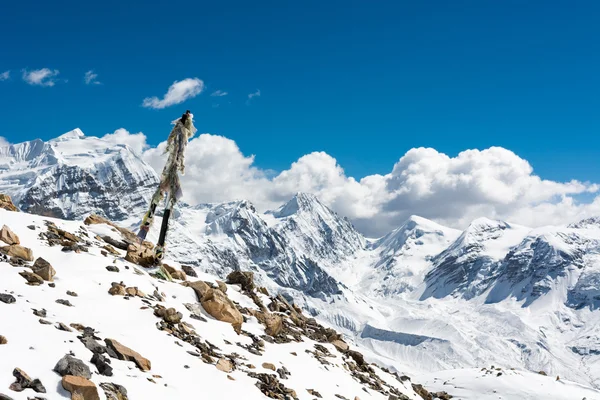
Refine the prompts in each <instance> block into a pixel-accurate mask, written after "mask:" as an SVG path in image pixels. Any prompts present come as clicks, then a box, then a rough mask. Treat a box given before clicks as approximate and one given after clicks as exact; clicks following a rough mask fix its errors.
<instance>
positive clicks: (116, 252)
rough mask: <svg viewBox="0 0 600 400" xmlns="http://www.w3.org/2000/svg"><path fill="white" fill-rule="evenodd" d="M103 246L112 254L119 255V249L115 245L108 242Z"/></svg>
mask: <svg viewBox="0 0 600 400" xmlns="http://www.w3.org/2000/svg"><path fill="white" fill-rule="evenodd" d="M102 248H103V249H104V250H106V251H107V252H108V253H110V254H112V255H113V256H119V255H120V254H119V252H118V251H117V249H115V248H114V247H112V246H111V245H110V244H107V245H105V246H102Z"/></svg>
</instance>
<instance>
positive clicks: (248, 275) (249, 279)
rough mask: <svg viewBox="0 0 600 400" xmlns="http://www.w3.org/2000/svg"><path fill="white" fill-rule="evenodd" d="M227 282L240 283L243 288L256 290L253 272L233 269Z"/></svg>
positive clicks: (231, 283)
mask: <svg viewBox="0 0 600 400" xmlns="http://www.w3.org/2000/svg"><path fill="white" fill-rule="evenodd" d="M227 283H229V284H230V285H235V284H239V285H240V286H241V287H242V290H247V291H249V292H251V291H252V290H254V274H253V273H252V272H242V271H233V272H232V273H230V274H229V275H227Z"/></svg>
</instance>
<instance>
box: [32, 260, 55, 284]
mask: <svg viewBox="0 0 600 400" xmlns="http://www.w3.org/2000/svg"><path fill="white" fill-rule="evenodd" d="M31 269H32V270H33V272H34V273H35V274H37V275H39V276H41V277H42V279H43V280H45V281H48V282H53V281H54V275H56V271H55V270H54V268H52V265H50V263H49V262H48V261H46V260H44V259H43V258H42V257H38V258H37V259H36V260H35V262H34V263H33V267H31Z"/></svg>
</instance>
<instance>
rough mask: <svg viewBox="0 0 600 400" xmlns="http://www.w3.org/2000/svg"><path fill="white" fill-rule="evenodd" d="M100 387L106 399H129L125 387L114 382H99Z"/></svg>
mask: <svg viewBox="0 0 600 400" xmlns="http://www.w3.org/2000/svg"><path fill="white" fill-rule="evenodd" d="M100 387H101V388H102V390H103V391H104V394H105V395H106V400H129V398H128V397H127V389H125V388H124V387H123V386H121V385H117V384H116V383H101V384H100Z"/></svg>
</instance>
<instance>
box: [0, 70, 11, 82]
mask: <svg viewBox="0 0 600 400" xmlns="http://www.w3.org/2000/svg"><path fill="white" fill-rule="evenodd" d="M9 78H10V71H4V72H3V73H1V74H0V82H1V81H6V80H8V79H9Z"/></svg>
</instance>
